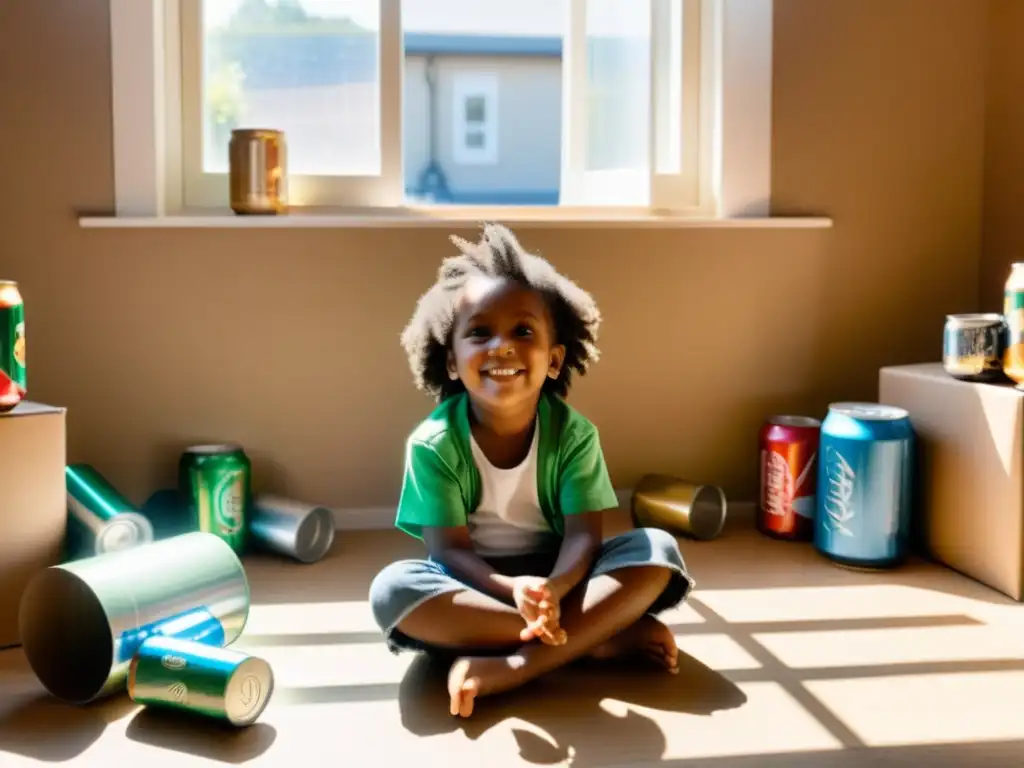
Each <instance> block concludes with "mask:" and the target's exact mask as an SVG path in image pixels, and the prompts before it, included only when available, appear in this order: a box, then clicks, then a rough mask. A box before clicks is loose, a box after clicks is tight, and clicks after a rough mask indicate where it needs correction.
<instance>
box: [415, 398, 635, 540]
mask: <svg viewBox="0 0 1024 768" xmlns="http://www.w3.org/2000/svg"><path fill="white" fill-rule="evenodd" d="M537 419H538V422H537V423H538V428H539V429H540V435H539V438H538V445H537V496H538V498H539V500H540V507H541V512H542V513H543V515H544V518H545V519H546V520H547V522H548V525H549V526H551V530H552V531H554V532H555V533H556V534H557V535H559V536H561V535H563V534H564V530H565V527H564V525H563V519H564V518H565V516H567V515H577V514H581V513H584V512H598V511H600V510H604V509H611V508H613V507H616V506H617V505H618V500H617V498H616V496H615V490H614V488H613V487H612V482H611V478H610V477H609V474H608V468H607V466H606V465H605V461H604V454H603V453H602V451H601V442H600V440H599V439H598V434H597V428H596V427H595V426H594V425H593V424H592V423H591V422H590V421H588V420H587V419H586V418H584V417H583V416H582V415H581V414H580V413H579V412H578V411H576V410H575V409H573V408H572V407H571V406H570V405H569V404H568V403H566V402H565V401H564V400H562V399H561V398H559V397H556V396H553V395H548V394H544V395H542V396H541V398H540V402H539V403H538V407H537ZM480 494H481V483H480V472H479V470H478V469H477V466H476V463H475V462H474V461H473V453H472V449H471V448H470V431H469V397H468V395H466V393H461V394H459V395H456V396H454V397H451V398H449V399H447V400H445V401H444V402H442V403H441V404H440V405H438V406H437V408H435V409H434V411H433V413H431V414H430V416H428V417H427V418H426V419H425V420H424V421H423V422H422V423H421V424H420V425H419V426H418V427H417V428H416V430H415V431H414V432H413V433H412V435H410V437H409V440H408V442H407V443H406V454H405V477H404V479H403V481H402V494H401V498H400V500H399V502H398V515H397V518H396V520H395V525H396V526H397V527H398V528H399V529H400V530H402V531H405V532H406V533H408V534H409V535H411V536H415V537H416V538H422V536H423V529H424V528H427V527H439V528H445V527H457V526H462V525H466V524H467V521H468V518H469V515H470V513H472V512H473V510H475V509H476V507H477V505H478V504H479V502H480Z"/></svg>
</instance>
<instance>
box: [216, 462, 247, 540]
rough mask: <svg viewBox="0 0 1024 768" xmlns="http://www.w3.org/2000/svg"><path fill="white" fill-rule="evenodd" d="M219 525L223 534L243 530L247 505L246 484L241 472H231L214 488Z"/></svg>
mask: <svg viewBox="0 0 1024 768" xmlns="http://www.w3.org/2000/svg"><path fill="white" fill-rule="evenodd" d="M214 498H215V499H216V502H215V504H214V509H215V514H216V515H217V526H218V528H219V529H220V532H221V533H223V534H234V533H238V532H239V531H240V530H242V517H243V508H244V506H245V484H244V480H243V475H242V473H241V472H229V473H227V474H225V475H224V477H222V478H221V479H220V482H218V483H217V485H216V487H215V488H214Z"/></svg>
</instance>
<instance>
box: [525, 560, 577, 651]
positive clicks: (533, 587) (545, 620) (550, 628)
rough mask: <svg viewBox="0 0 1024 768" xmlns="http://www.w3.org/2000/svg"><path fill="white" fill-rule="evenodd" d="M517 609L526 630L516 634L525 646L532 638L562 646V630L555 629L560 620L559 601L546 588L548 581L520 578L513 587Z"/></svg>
mask: <svg viewBox="0 0 1024 768" xmlns="http://www.w3.org/2000/svg"><path fill="white" fill-rule="evenodd" d="M512 594H513V596H514V598H515V602H516V609H518V611H519V613H520V615H521V616H522V617H523V620H524V621H525V622H526V628H525V629H523V631H522V632H521V633H520V634H519V639H520V640H522V641H523V642H524V643H525V642H528V641H530V640H532V639H533V638H537V639H539V640H540V641H541V642H543V643H547V644H548V645H562V644H563V643H565V640H566V636H565V630H564V629H562V628H561V627H560V626H558V620H559V619H560V618H561V611H560V610H559V605H558V600H557V599H556V598H555V596H554V594H553V593H552V591H551V588H550V587H549V586H548V580H547V579H545V578H543V577H540V576H520V577H519V578H517V579H515V582H514V586H513V588H512Z"/></svg>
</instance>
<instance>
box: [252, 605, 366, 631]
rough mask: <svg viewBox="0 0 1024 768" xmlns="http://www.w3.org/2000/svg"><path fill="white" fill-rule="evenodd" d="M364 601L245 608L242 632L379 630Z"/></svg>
mask: <svg viewBox="0 0 1024 768" xmlns="http://www.w3.org/2000/svg"><path fill="white" fill-rule="evenodd" d="M379 631H380V630H379V629H378V628H377V624H376V622H375V621H374V620H373V613H372V612H371V611H370V604H369V603H368V602H367V601H366V600H348V601H344V602H335V603H273V604H270V605H253V606H252V607H250V608H249V621H248V622H247V623H246V625H245V633H244V634H245V635H275V636H287V635H318V634H343V633H346V632H379Z"/></svg>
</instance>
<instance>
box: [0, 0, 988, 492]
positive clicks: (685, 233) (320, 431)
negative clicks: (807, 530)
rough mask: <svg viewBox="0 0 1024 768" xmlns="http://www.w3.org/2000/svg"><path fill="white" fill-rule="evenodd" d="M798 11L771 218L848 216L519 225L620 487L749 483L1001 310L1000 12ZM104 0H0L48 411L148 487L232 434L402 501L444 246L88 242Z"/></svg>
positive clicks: (178, 235)
mask: <svg viewBox="0 0 1024 768" xmlns="http://www.w3.org/2000/svg"><path fill="white" fill-rule="evenodd" d="M776 5H777V10H776V22H777V33H776V65H775V109H774V118H775V139H774V163H775V177H774V178H775V181H774V195H775V208H776V210H777V212H779V213H806V212H812V213H824V214H829V215H831V216H834V217H835V228H834V229H832V230H818V231H786V230H777V231H767V230H765V231H753V230H714V231H712V230H704V231H702V230H694V229H690V230H676V231H638V232H628V231H621V230H609V231H602V230H594V229H590V230H576V229H565V230H545V229H537V230H530V229H523V230H520V236H521V238H522V239H523V240H524V242H525V243H526V244H527V245H529V246H531V247H533V248H536V249H538V250H540V251H542V252H543V253H544V254H546V255H548V256H549V257H550V258H551V259H553V261H554V262H555V263H556V264H557V265H558V266H559V267H560V268H561V269H563V270H564V271H565V272H567V273H568V274H569V275H571V276H572V277H573V278H575V279H577V280H578V281H580V282H581V283H582V284H583V285H584V286H585V287H587V288H588V289H589V290H591V291H592V292H593V293H594V294H595V295H596V297H597V298H598V300H599V301H600V303H601V306H602V307H603V310H604V313H605V317H606V321H607V323H606V326H605V329H604V333H603V339H602V342H603V344H602V346H603V350H604V360H603V361H602V362H601V363H600V364H599V365H597V366H596V367H595V368H594V370H593V373H592V376H591V377H589V380H585V381H582V382H581V383H580V385H579V387H578V389H577V390H576V392H575V394H574V397H573V400H572V402H573V403H574V404H575V405H576V406H577V407H579V408H581V409H583V410H584V411H585V412H586V413H587V414H588V415H589V416H590V417H591V418H592V419H593V420H594V421H596V422H597V424H598V425H599V427H600V428H601V430H602V434H603V438H604V441H605V446H606V451H607V455H608V459H609V462H610V464H611V468H612V473H613V476H614V480H615V482H616V483H617V484H618V485H619V486H628V485H629V484H630V483H632V482H633V481H634V480H635V479H636V478H637V477H638V476H639V475H640V474H641V473H643V472H645V471H651V470H668V471H673V472H678V473H680V474H682V475H686V476H689V477H691V478H694V479H697V480H702V481H707V482H714V483H722V484H724V486H725V488H726V489H727V491H728V492H729V493H730V494H731V495H733V496H735V497H746V498H750V497H752V494H753V491H754V488H755V485H756V476H757V475H756V452H755V443H756V432H757V429H758V426H759V425H760V422H761V419H762V418H763V417H764V416H765V415H766V414H769V413H771V412H775V411H782V410H787V411H791V410H796V411H803V412H807V413H813V414H820V413H822V410H823V408H824V406H825V405H826V404H827V403H828V402H829V401H830V400H834V399H838V398H843V399H846V398H872V397H874V396H875V394H876V381H877V369H878V367H879V366H880V365H883V364H888V363H907V362H914V361H922V360H931V359H935V358H936V356H937V355H938V353H939V349H940V343H941V330H942V322H943V314H944V313H946V312H951V311H965V310H966V311H969V310H971V309H973V308H974V307H975V305H976V303H977V297H978V277H979V264H980V251H981V240H982V229H981V228H982V187H983V175H982V170H983V156H982V154H983V132H984V111H985V109H984V107H985V105H984V87H983V86H984V79H985V65H986V39H985V38H986V22H987V16H986V8H985V6H984V4H983V3H981V2H979V1H978V0H828V2H822V0H776ZM106 6H107V2H106V0H46V1H45V2H40V1H39V0H8V2H5V3H2V4H0V29H3V30H5V31H6V33H7V34H6V38H5V42H4V45H2V46H0V105H2V107H0V109H2V114H3V118H2V119H0V148H2V152H3V164H2V166H0V167H2V171H0V179H2V183H0V272H2V273H3V276H4V277H9V278H15V279H17V280H19V281H21V283H22V286H23V292H24V294H25V298H26V301H27V304H28V307H27V309H28V321H29V331H28V333H29V376H30V389H31V395H32V397H33V398H35V399H39V400H44V401H48V402H52V403H59V404H63V405H66V406H68V407H69V409H70V410H69V422H68V423H69V435H68V449H69V460H70V461H87V462H91V463H93V464H95V465H96V466H97V467H98V468H100V469H101V471H103V472H105V473H107V474H108V475H109V476H110V477H111V479H112V480H114V481H115V482H116V483H117V484H119V485H120V486H121V487H122V488H123V489H124V491H125V492H126V493H128V494H129V496H131V497H132V498H133V499H134V500H137V501H141V500H142V499H143V498H144V497H145V495H147V494H148V493H149V492H150V491H152V490H154V489H156V488H158V487H160V486H161V485H163V484H166V483H168V482H170V481H171V479H172V477H173V473H174V462H175V460H176V456H177V451H178V449H179V448H180V447H181V445H182V444H184V443H185V442H188V441H193V440H211V439H231V440H239V441H241V442H242V443H244V445H245V446H246V448H247V449H248V451H249V452H250V454H251V455H252V456H253V457H254V460H255V463H256V469H257V477H256V482H257V484H259V485H263V486H273V487H276V488H277V489H278V490H282V491H285V492H289V493H294V494H297V495H299V496H302V497H306V498H308V499H311V500H317V501H322V502H325V503H329V504H333V505H339V506H367V505H378V504H390V503H393V502H394V501H395V500H396V498H397V492H398V486H399V480H400V472H401V458H402V444H403V440H404V437H405V435H406V433H407V431H408V430H409V429H410V428H411V427H412V425H413V424H414V423H415V422H416V420H417V419H419V418H420V417H422V415H423V414H424V413H425V412H426V410H427V409H428V408H429V407H430V403H429V402H428V401H427V400H426V399H424V398H423V397H421V396H420V395H418V394H417V393H416V392H415V391H414V390H413V388H412V384H411V380H410V376H409V374H408V372H407V370H406V367H405V360H404V359H403V356H402V352H401V350H400V348H399V346H398V334H399V332H400V331H401V329H402V327H403V325H404V323H405V322H406V320H407V318H408V317H409V315H410V313H411V312H412V309H413V303H414V301H415V300H416V298H417V297H418V296H419V294H420V292H421V291H423V290H425V289H426V287H427V285H428V283H429V281H430V280H431V279H432V277H433V275H434V272H435V270H436V268H437V265H438V262H439V260H440V259H441V258H442V257H443V256H445V255H446V254H448V253H449V252H450V250H451V249H450V247H449V245H448V243H447V239H446V236H447V234H448V233H447V232H445V231H442V230H437V229H426V230H422V231H409V230H405V231H394V232H386V231H294V232H289V231H283V230H282V231H273V232H266V231H209V230H204V231H95V230H94V231H86V230H82V229H79V228H78V227H77V225H76V221H75V211H76V210H83V209H88V210H102V211H107V210H109V209H110V208H111V205H112V181H111V119H110V85H109V64H110V61H109V56H110V50H109V36H108V18H107V11H106ZM16 71H20V72H22V73H24V74H19V75H15V72H16ZM462 234H464V235H471V234H472V232H471V231H469V230H466V231H463V232H462Z"/></svg>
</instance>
